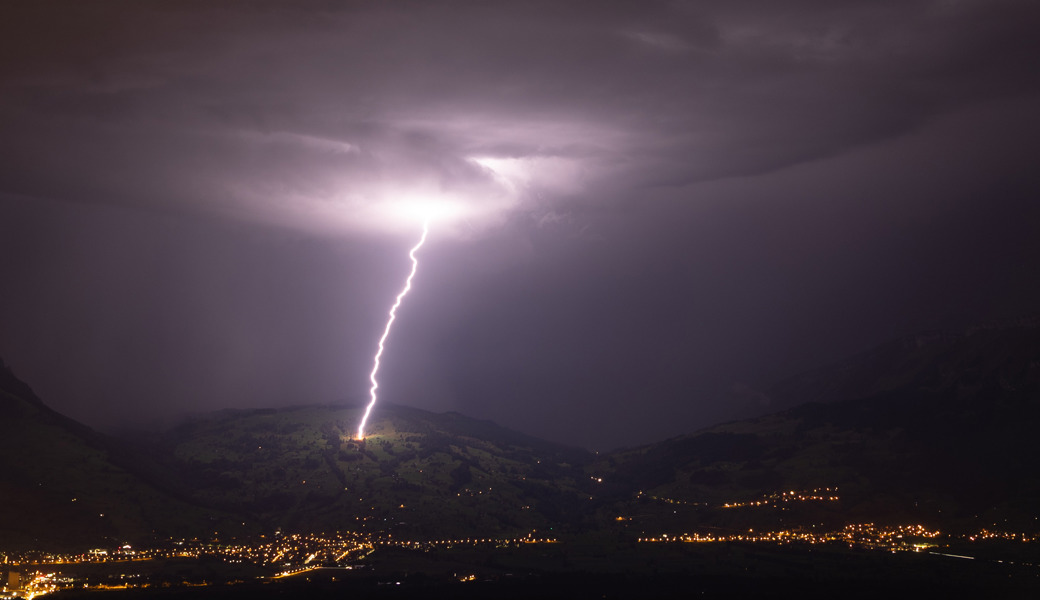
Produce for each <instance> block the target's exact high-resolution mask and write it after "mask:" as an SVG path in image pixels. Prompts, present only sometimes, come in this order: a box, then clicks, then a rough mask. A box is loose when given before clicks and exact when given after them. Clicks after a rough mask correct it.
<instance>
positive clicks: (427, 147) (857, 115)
mask: <svg viewBox="0 0 1040 600" xmlns="http://www.w3.org/2000/svg"><path fill="white" fill-rule="evenodd" d="M8 12H10V13H11V14H10V15H9V17H10V18H6V19H5V20H4V23H3V24H2V25H0V38H2V39H3V40H5V41H4V42H2V46H0V120H2V122H3V131H4V133H3V136H2V138H0V158H2V160H0V191H2V192H6V193H9V194H18V195H22V196H27V197H47V198H52V199H59V200H63V201H69V202H100V203H119V204H129V205H142V206H152V207H157V208H162V209H164V210H183V211H192V212H203V213H215V214H222V215H231V216H233V217H236V218H244V219H249V220H261V221H270V222H276V223H280V224H285V225H287V226H291V227H300V228H304V229H313V230H333V231H339V230H343V229H347V230H352V229H353V230H362V231H371V230H382V229H387V228H393V227H395V226H397V225H399V224H400V223H401V219H399V218H397V217H395V215H394V213H393V210H392V209H393V207H394V206H395V203H399V202H401V201H402V198H416V199H418V200H417V201H418V202H425V201H430V200H431V199H432V200H433V201H436V202H448V203H454V204H456V205H460V206H462V207H463V208H464V210H462V211H461V214H462V218H461V220H460V224H459V225H458V228H459V229H460V230H470V231H472V230H480V229H481V228H483V227H485V226H487V225H489V224H496V223H500V222H502V221H503V220H504V219H506V218H508V215H510V214H512V213H515V212H517V211H521V212H530V213H534V214H533V217H534V220H535V221H534V222H537V223H547V222H551V221H553V220H557V219H559V215H561V214H564V213H566V211H567V206H568V203H575V202H576V203H582V204H583V205H586V206H587V205H592V206H595V205H596V203H599V202H606V203H610V202H612V201H617V200H619V199H622V198H625V197H627V196H630V195H632V194H633V192H634V190H638V189H639V188H643V187H647V186H684V185H689V184H694V183H698V182H703V181H709V180H713V179H719V178H727V177H742V176H751V175H756V174H760V173H764V172H768V171H772V170H777V169H782V168H785V167H789V166H792V165H796V164H800V163H804V162H808V161H813V160H817V159H820V158H823V157H827V156H833V155H836V154H841V153H843V152H848V151H849V150H850V149H852V148H856V147H859V146H863V145H866V144H871V143H874V142H877V141H879V140H883V139H887V138H891V137H894V136H899V135H902V134H905V133H907V132H909V131H912V130H914V129H915V128H918V127H920V126H921V125H922V124H924V123H926V122H927V121H928V120H929V119H931V118H933V117H934V116H936V115H937V114H941V113H943V112H946V111H950V110H953V109H955V108H958V107H962V106H964V105H966V104H969V103H973V102H983V101H987V100H991V99H994V98H1002V97H1008V96H1016V95H1022V94H1028V93H1035V92H1036V91H1037V89H1038V85H1040V82H1038V79H1040V78H1038V76H1037V75H1036V70H1035V66H1034V56H1035V55H1034V53H1033V52H1032V47H1031V44H1030V43H1028V41H1027V40H1028V39H1030V37H1031V36H1032V35H1033V33H1032V32H1034V31H1035V30H1036V29H1037V26H1038V25H1040V9H1038V8H1037V7H1036V5H1035V3H1032V2H1025V1H1014V0H1004V1H981V0H979V1H972V0H964V1H960V2H954V1H924V0H921V1H899V2H876V1H875V2H867V1H862V2H861V1H846V2H816V1H804V2H798V3H783V4H782V5H778V4H777V3H774V2H764V1H763V2H738V3H734V2H642V3H607V2H562V3H561V2H529V3H528V2H525V3H516V2H453V3H424V2H400V3H376V2H354V3H345V4H340V3H331V4H326V3H321V2H313V3H309V2H304V3H274V2H272V3H265V2H259V3H249V4H246V3H229V4H224V5H220V6H209V5H205V4H195V3H181V2H152V3H138V2H100V3H79V2H70V3H44V4H37V3H32V4H31V5H26V6H19V7H17V8H15V9H12V10H9V11H8Z"/></svg>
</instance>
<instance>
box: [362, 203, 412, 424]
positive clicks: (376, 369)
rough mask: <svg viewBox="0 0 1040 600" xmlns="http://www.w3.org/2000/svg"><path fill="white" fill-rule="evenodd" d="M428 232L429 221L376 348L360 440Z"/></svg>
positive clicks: (373, 403) (374, 400)
mask: <svg viewBox="0 0 1040 600" xmlns="http://www.w3.org/2000/svg"><path fill="white" fill-rule="evenodd" d="M428 232H429V222H428V221H427V222H424V223H423V228H422V237H420V238H419V243H418V244H416V245H415V246H414V247H413V248H412V250H411V251H410V252H409V253H408V258H410V259H412V272H411V273H409V274H408V279H405V281H404V289H403V290H401V293H400V294H398V295H397V300H396V301H395V302H394V305H393V306H391V307H390V318H389V319H388V320H387V322H386V329H384V330H383V337H381V338H379V349H378V350H376V357H375V360H374V361H373V362H374V365H373V366H372V374H371V375H369V376H368V380H369V381H371V382H372V387H371V388H370V389H369V391H368V393H369V401H368V406H367V407H366V408H365V415H364V416H363V417H361V424H360V425H358V433H357V437H358V439H359V440H363V439H365V423H366V422H367V421H368V416H369V415H371V414H372V408H373V407H374V406H375V405H376V390H377V389H378V388H379V381H378V380H377V379H376V375H377V374H378V373H379V359H380V358H381V357H382V356H383V346H384V344H386V338H387V336H389V335H390V326H391V325H393V324H394V320H395V319H396V318H397V308H398V307H399V306H401V300H402V299H403V298H404V297H405V296H406V295H407V294H408V290H410V289H412V278H413V277H415V271H416V270H417V269H418V268H419V259H417V258H416V257H415V253H416V252H417V251H418V250H419V248H422V245H423V243H424V242H425V241H426V234H427V233H428Z"/></svg>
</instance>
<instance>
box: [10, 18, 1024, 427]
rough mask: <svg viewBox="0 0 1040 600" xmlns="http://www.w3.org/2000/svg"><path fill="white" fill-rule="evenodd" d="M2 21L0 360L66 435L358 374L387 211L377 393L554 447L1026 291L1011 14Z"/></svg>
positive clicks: (368, 336) (313, 388)
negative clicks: (425, 200)
mask: <svg viewBox="0 0 1040 600" xmlns="http://www.w3.org/2000/svg"><path fill="white" fill-rule="evenodd" d="M2 10H3V13H4V14H3V17H4V18H2V19H0V193H3V196H2V198H0V211H2V212H0V215H2V216H3V218H2V221H0V235H2V238H0V268H2V269H3V273H4V279H5V284H4V293H3V295H2V298H0V353H2V355H3V356H4V357H5V360H7V361H8V362H9V363H11V364H12V365H13V366H14V367H15V368H16V369H18V370H19V371H20V372H22V373H23V374H24V375H25V376H26V377H28V378H29V379H30V380H32V382H33V383H34V384H35V385H36V386H37V387H38V388H39V390H40V391H41V392H42V393H43V395H44V397H45V398H47V399H48V400H49V401H51V402H52V403H53V404H54V405H56V406H57V407H58V408H59V409H63V410H66V411H67V412H69V413H70V414H73V415H74V416H77V417H80V418H84V419H86V420H87V421H89V422H91V423H93V424H97V425H101V426H105V425H106V424H110V423H114V422H117V421H120V420H140V419H143V418H148V417H150V416H153V415H157V414H169V413H172V412H176V411H179V410H182V409H187V410H201V409H205V408H209V407H221V406H229V405H236V406H244V405H255V404H268V405H269V404H282V403H291V402H325V401H335V400H342V399H344V398H357V397H359V396H361V395H362V394H363V393H364V390H365V385H364V378H365V375H366V374H367V368H368V360H369V355H370V352H371V346H372V343H373V342H374V339H375V338H376V337H377V335H378V330H379V329H380V327H381V323H380V320H381V319H382V314H383V312H384V310H385V308H386V303H387V301H388V300H389V299H391V298H392V297H393V295H394V294H395V293H396V288H397V286H398V285H399V284H400V278H401V277H402V276H403V271H404V269H405V268H406V265H405V263H404V257H403V249H406V248H407V245H408V244H409V243H410V242H409V239H410V237H409V235H414V224H412V223H410V222H401V221H395V220H393V219H390V218H388V217H387V214H386V213H385V212H382V209H383V208H384V207H386V206H389V205H392V204H393V203H394V202H396V201H397V200H398V199H399V198H401V197H405V196H412V195H416V196H420V197H429V196H445V197H451V198H453V199H456V200H459V201H460V202H461V203H463V204H465V205H467V206H468V207H470V209H471V210H470V211H468V212H467V215H466V217H465V219H463V220H462V221H460V222H456V223H452V224H450V225H447V224H446V225H445V226H444V227H443V228H442V229H440V230H437V231H434V233H433V236H432V238H431V244H430V246H429V247H428V248H427V249H425V250H424V268H425V270H424V271H422V272H420V278H419V279H418V280H417V287H416V289H415V297H414V298H409V304H408V305H406V310H405V311H404V312H403V313H402V318H401V322H400V324H399V328H400V329H398V330H396V331H395V334H394V335H395V337H394V338H392V340H391V351H390V354H389V356H390V358H389V360H388V362H387V363H386V365H385V369H386V371H385V372H386V374H387V381H386V383H385V384H384V385H385V389H386V393H387V399H388V400H391V401H397V402H401V403H407V404H413V405H416V406H424V407H429V408H435V409H457V410H462V411H464V412H467V413H469V414H474V415H476V416H484V417H490V418H494V419H496V420H499V421H501V422H503V423H505V424H507V425H513V426H516V427H519V428H522V429H524V430H526V431H530V432H532V433H536V434H541V435H546V436H550V437H553V438H555V439H561V440H570V441H572V442H574V443H579V444H596V445H601V446H602V445H614V444H619V443H632V442H635V441H644V440H649V439H652V438H654V437H659V436H662V435H669V434H674V433H679V432H682V431H688V430H692V429H694V428H695V427H698V426H703V425H705V424H708V423H710V422H712V421H714V420H717V419H723V418H729V417H732V416H734V415H736V414H739V413H740V411H743V410H757V409H756V408H755V406H753V405H757V404H760V403H759V402H758V400H756V398H758V399H760V396H759V395H758V394H759V393H758V391H757V390H759V389H761V388H762V387H763V386H765V385H767V384H768V383H769V382H770V380H772V379H775V378H777V377H780V376H782V375H785V374H789V373H790V372H791V371H793V370H797V369H800V368H807V367H811V366H814V365H815V363H817V362H820V361H826V360H829V359H833V358H836V357H837V355H840V354H841V353H844V352H850V351H855V350H858V349H861V348H863V347H865V346H868V345H870V344H873V343H877V342H880V341H882V340H884V339H885V338H887V337H889V336H892V335H900V334H903V333H908V332H910V331H914V330H917V329H923V328H929V327H938V326H959V325H962V324H965V323H968V322H971V321H975V320H983V319H987V318H992V317H997V316H1006V315H1009V314H1014V313H1016V312H1022V311H1031V310H1034V308H1033V307H1035V306H1036V302H1037V300H1040V289H1038V284H1037V281H1038V280H1040V277H1037V275H1038V273H1037V267H1036V261H1035V259H1032V258H1031V257H1032V256H1036V255H1040V247H1038V246H1040V243H1038V242H1036V241H1035V240H1036V238H1038V237H1040V236H1038V235H1037V233H1038V232H1037V226H1036V223H1037V222H1038V221H1037V217H1038V216H1040V215H1038V210H1037V209H1036V208H1035V206H1036V202H1035V199H1036V197H1037V191H1038V190H1040V185H1038V181H1037V176H1036V175H1035V174H1034V173H1033V171H1034V170H1035V167H1034V164H1033V163H1035V157H1036V156H1038V155H1040V148H1038V145H1040V143H1038V142H1037V139H1040V138H1038V137H1037V134H1038V133H1040V120H1038V117H1037V110H1036V109H1035V108H1034V106H1035V105H1036V101H1037V97H1038V95H1040V89H1038V87H1040V69H1038V68H1037V59H1036V57H1037V56H1040V52H1038V50H1040V48H1038V47H1037V43H1036V42H1035V35H1034V34H1033V32H1035V31H1036V30H1037V28H1038V26H1040V9H1038V8H1037V7H1036V6H1035V3H1032V2H1027V1H1014V0H1008V1H985V2H983V1H970V0H969V1H957V0H948V1H928V2H925V1H919V2H915V1H909V2H908V1H893V2H877V1H870V2H867V1H863V2H858V1H852V0H849V1H844V2H834V1H830V2H816V1H803V2H786V3H775V2H751V1H749V2H632V3H628V2H616V3H610V2H520V3H517V2H444V3H428V2H392V3H388V2H354V3H324V2H303V3H273V2H272V3H267V2H255V3H217V4H214V3H194V2H187V3H185V2H169V3H162V2H155V3H133V2H125V3H124V2H91V3H82V2H69V3H59V2H43V3H25V4H24V5H19V6H15V7H6V8H4V9H2ZM384 233H390V234H392V235H383V234H384ZM402 234H405V235H402ZM734 390H739V391H740V392H739V393H736V392H734ZM749 390H750V392H749ZM752 392H753V393H752ZM749 398H750V400H749Z"/></svg>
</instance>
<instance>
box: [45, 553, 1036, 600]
mask: <svg viewBox="0 0 1040 600" xmlns="http://www.w3.org/2000/svg"><path fill="white" fill-rule="evenodd" d="M1038 594H1040V568H1038V567H1037V566H1035V565H1023V564H1010V563H1007V562H997V561H994V560H966V559H958V558H953V557H949V556H940V555H931V554H926V553H908V552H899V553H888V552H878V551H866V550H849V549H845V548H841V547H826V548H822V547H805V546H802V547H798V546H795V547H790V546H789V547H763V546H760V545H752V544H713V545H699V544H682V543H674V544H663V545H640V547H638V548H636V547H631V548H627V549H624V548H622V549H616V550H613V551H610V552H597V551H596V550H595V549H594V548H569V547H563V546H560V547H557V548H553V549H549V550H547V549H545V548H517V549H507V550H501V551H493V552H474V551H472V550H458V551H454V550H445V551H438V552H418V551H406V550H387V551H385V552H377V553H376V554H374V555H372V557H371V562H370V563H369V565H368V566H367V568H363V569H354V570H344V569H324V568H319V569H315V570H312V571H308V572H305V573H301V574H299V575H295V576H292V577H286V578H282V579H276V580H271V579H265V580H254V581H252V582H248V583H241V584H237V585H220V586H208V587H176V586H175V587H170V588H158V589H157V588H145V589H130V590H114V591H108V592H97V591H72V590H70V591H64V592H59V593H57V594H55V595H53V596H52V597H53V598H55V599H61V600H65V599H76V598H93V599H96V600H107V599H110V598H111V599H114V600H134V599H138V598H165V599H171V600H172V599H180V598H236V599H237V598H241V599H247V598H290V597H291V598H316V599H320V598H347V597H349V598H420V597H421V598H438V597H452V598H506V599H510V598H534V597H549V598H702V597H703V598H711V597H715V598H720V597H725V598H752V597H770V598H778V597H792V598H793V597H798V598H879V597H882V598H922V597H924V598H1036V597H1038Z"/></svg>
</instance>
